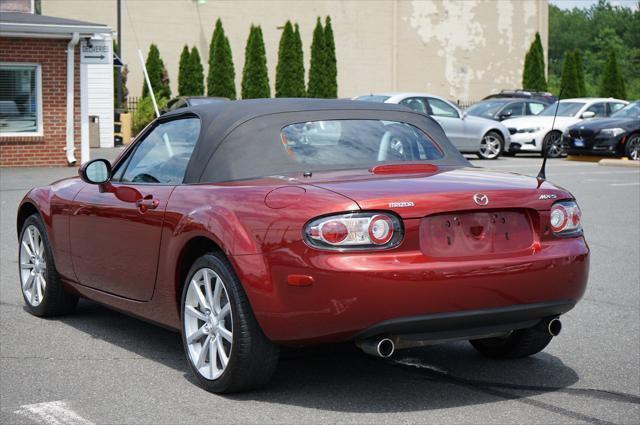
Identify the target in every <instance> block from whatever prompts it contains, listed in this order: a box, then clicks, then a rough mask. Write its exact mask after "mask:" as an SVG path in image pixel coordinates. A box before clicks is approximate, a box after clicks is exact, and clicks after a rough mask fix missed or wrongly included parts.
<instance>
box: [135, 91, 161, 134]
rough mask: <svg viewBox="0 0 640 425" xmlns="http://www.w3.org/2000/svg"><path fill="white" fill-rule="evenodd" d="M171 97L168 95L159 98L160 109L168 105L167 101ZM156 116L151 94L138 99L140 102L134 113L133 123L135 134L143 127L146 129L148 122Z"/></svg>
mask: <svg viewBox="0 0 640 425" xmlns="http://www.w3.org/2000/svg"><path fill="white" fill-rule="evenodd" d="M168 101H169V99H167V98H166V97H161V98H159V99H158V100H157V102H158V109H159V110H162V108H164V107H165V106H167V102H168ZM155 118H156V112H155V110H154V109H153V103H152V102H151V96H145V97H141V98H140V99H138V104H137V105H136V110H135V112H134V114H133V124H132V127H133V128H132V130H133V134H134V135H135V134H138V133H139V132H140V131H142V129H144V128H145V127H146V126H147V124H149V123H150V122H151V121H153V120H154V119H155Z"/></svg>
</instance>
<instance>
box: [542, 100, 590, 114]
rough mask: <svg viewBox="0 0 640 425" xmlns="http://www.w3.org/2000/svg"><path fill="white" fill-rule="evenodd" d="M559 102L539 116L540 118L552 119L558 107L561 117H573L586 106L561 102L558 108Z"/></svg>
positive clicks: (578, 103)
mask: <svg viewBox="0 0 640 425" xmlns="http://www.w3.org/2000/svg"><path fill="white" fill-rule="evenodd" d="M557 105H558V102H554V103H552V104H551V105H549V106H547V108H546V109H545V110H544V111H542V112H540V113H539V114H538V116H539V117H552V116H553V115H554V114H555V113H556V107H558V116H559V117H573V116H574V115H575V114H577V113H578V111H579V110H580V109H582V107H583V106H584V105H585V103H584V102H560V106H557Z"/></svg>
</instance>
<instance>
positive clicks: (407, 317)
mask: <svg viewBox="0 0 640 425" xmlns="http://www.w3.org/2000/svg"><path fill="white" fill-rule="evenodd" d="M17 230H18V236H19V242H20V246H19V272H20V282H21V288H22V293H23V295H24V299H25V302H26V305H27V309H28V310H29V311H30V312H31V313H33V314H35V315H37V316H51V315H58V314H64V313H69V312H71V311H72V310H73V308H74V307H75V305H76V303H77V300H78V297H86V298H89V299H91V300H94V301H97V302H99V303H103V304H106V305H108V306H111V307H113V308H115V309H118V310H120V311H123V312H126V313H128V314H132V315H135V316H139V317H141V318H144V319H147V320H150V321H152V322H155V323H158V324H161V325H164V326H167V327H170V328H173V329H176V330H180V332H181V333H182V339H183V344H184V350H185V354H186V357H187V358H188V361H189V365H190V367H191V369H192V370H193V373H194V374H195V375H196V376H197V377H198V380H199V381H200V382H201V384H202V385H203V386H204V387H205V388H206V389H208V390H210V391H214V392H231V391H241V390H247V389H251V388H255V387H257V386H260V385H262V384H264V383H266V382H267V381H268V380H269V378H270V377H271V376H272V374H273V372H274V370H275V368H276V365H277V360H278V353H279V349H278V347H279V346H301V345H309V344H319V343H330V342H337V341H346V340H352V341H354V342H355V343H356V344H357V345H358V346H359V347H361V348H362V349H363V350H364V351H365V352H367V353H370V354H373V355H377V356H380V357H388V356H390V355H392V354H393V351H394V349H396V348H398V349H399V348H405V347H412V346H419V345H425V344H430V343H435V342H442V341H449V340H456V339H458V340H459V339H464V340H470V341H471V344H472V345H473V346H474V347H475V348H476V349H477V350H479V351H480V352H481V353H482V354H484V355H486V356H488V357H493V358H516V357H523V356H527V355H531V354H534V353H537V352H539V351H540V350H542V349H544V348H545V346H546V345H547V344H548V343H549V341H550V340H551V338H552V337H553V336H555V335H557V334H558V333H559V332H560V327H561V325H560V321H559V320H558V317H559V316H560V315H561V314H563V313H565V312H567V311H569V310H570V309H571V308H572V307H573V306H574V305H575V304H576V302H577V301H578V300H579V299H580V297H581V296H582V294H583V293H584V290H585V285H586V282H587V276H588V269H589V248H588V246H587V244H586V242H585V239H584V237H583V234H582V228H581V226H580V209H579V208H578V205H577V204H576V201H575V200H574V198H573V196H572V195H571V194H570V193H569V192H567V191H566V190H564V189H561V188H558V187H556V186H554V185H552V184H550V183H548V182H545V181H543V180H542V179H536V178H532V177H527V176H522V175H518V174H512V173H498V172H493V171H488V170H484V169H479V168H474V167H472V166H471V165H470V164H469V163H468V162H467V161H466V160H465V159H464V158H463V157H462V156H461V155H460V154H459V153H458V152H457V151H456V149H455V148H454V147H453V146H452V145H451V143H450V142H449V141H448V140H447V137H446V136H445V134H444V133H443V131H442V129H441V127H440V126H439V125H438V124H437V123H436V122H435V121H433V120H432V119H431V118H429V117H428V116H426V115H423V114H420V113H416V112H412V111H410V110H407V109H404V108H403V107H401V106H394V105H387V104H380V105H378V104H369V103H364V102H352V101H336V100H313V99H270V100H269V99H267V100H246V101H235V102H225V103H220V104H210V105H202V106H193V107H188V108H185V109H180V110H177V111H173V112H170V113H167V114H165V115H163V116H161V117H160V118H158V119H156V120H155V121H154V122H153V123H152V124H151V125H149V126H148V127H147V128H145V129H144V131H142V133H141V134H140V135H139V136H138V137H137V138H136V140H135V142H134V143H132V144H131V145H130V146H129V147H128V148H127V149H126V150H125V151H124V152H123V153H122V155H120V157H119V158H118V159H117V160H116V161H115V162H114V164H113V165H111V164H110V163H109V162H108V161H105V160H102V159H97V160H94V161H90V162H88V163H86V164H84V165H83V166H82V168H81V169H80V177H79V178H78V177H76V178H69V179H65V180H61V181H58V182H56V183H53V184H51V185H49V186H45V187H39V188H35V189H32V190H31V191H29V193H28V194H27V195H26V196H25V198H24V200H23V201H22V203H21V204H20V207H19V210H18V218H17Z"/></svg>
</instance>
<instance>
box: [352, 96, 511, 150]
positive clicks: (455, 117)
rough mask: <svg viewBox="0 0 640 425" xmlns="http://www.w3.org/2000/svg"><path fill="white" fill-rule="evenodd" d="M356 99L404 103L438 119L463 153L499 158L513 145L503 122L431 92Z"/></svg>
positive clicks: (359, 97)
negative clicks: (469, 111)
mask: <svg viewBox="0 0 640 425" xmlns="http://www.w3.org/2000/svg"><path fill="white" fill-rule="evenodd" d="M355 100H360V101H366V102H379V103H395V104H399V105H403V106H406V107H408V108H409V109H412V110H414V111H416V112H420V113H422V114H427V115H429V116H431V117H432V118H433V119H435V120H436V121H437V122H438V123H439V124H440V125H441V126H442V128H443V130H444V132H445V134H446V135H447V137H448V138H449V140H451V143H453V145H454V146H455V147H456V148H457V149H458V150H459V151H460V152H462V153H475V154H477V155H478V157H479V158H481V159H496V158H498V157H499V156H500V154H501V153H502V151H503V150H504V147H505V146H507V145H508V144H509V141H510V137H509V131H508V130H507V129H506V128H505V127H504V126H503V125H502V124H500V123H498V122H496V121H494V120H489V119H486V118H480V117H475V116H470V115H467V114H466V113H465V112H463V111H461V110H460V109H459V108H458V107H457V106H455V105H454V104H453V103H451V102H449V101H448V100H445V99H443V98H441V97H438V96H434V95H432V94H427V93H380V94H370V95H367V96H358V97H356V98H355Z"/></svg>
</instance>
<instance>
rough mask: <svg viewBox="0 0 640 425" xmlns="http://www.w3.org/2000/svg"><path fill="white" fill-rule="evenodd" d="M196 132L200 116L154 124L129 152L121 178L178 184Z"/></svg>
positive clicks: (198, 132) (193, 145) (194, 140)
mask: <svg viewBox="0 0 640 425" xmlns="http://www.w3.org/2000/svg"><path fill="white" fill-rule="evenodd" d="M199 134H200V120H199V119H197V118H185V119H179V120H174V121H168V122H165V123H161V124H158V125H157V126H156V127H155V128H154V129H153V130H151V132H150V133H149V134H148V135H147V136H146V137H145V138H144V139H143V140H142V141H141V142H140V144H139V145H138V146H137V147H136V149H135V151H134V152H133V153H132V155H131V158H130V159H129V163H128V165H127V166H126V170H125V172H124V175H123V176H122V179H121V181H123V182H132V183H161V184H180V183H182V180H183V179H184V173H185V172H186V170H187V164H188V162H189V159H190V158H191V152H193V148H194V147H195V144H196V142H197V140H198V135H199Z"/></svg>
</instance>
